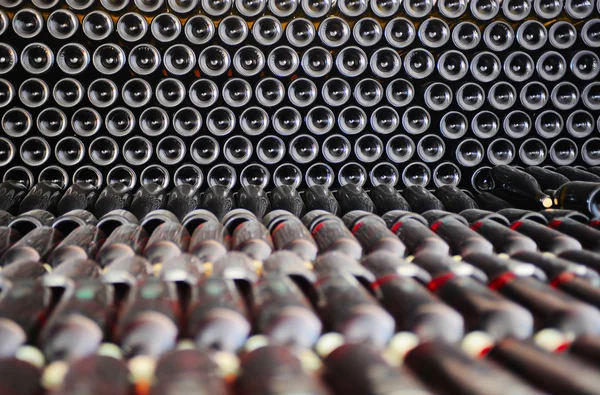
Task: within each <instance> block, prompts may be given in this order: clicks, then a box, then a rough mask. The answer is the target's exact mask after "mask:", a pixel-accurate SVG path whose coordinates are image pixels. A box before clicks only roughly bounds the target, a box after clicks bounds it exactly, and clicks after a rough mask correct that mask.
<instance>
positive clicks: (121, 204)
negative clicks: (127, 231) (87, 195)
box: [94, 182, 132, 218]
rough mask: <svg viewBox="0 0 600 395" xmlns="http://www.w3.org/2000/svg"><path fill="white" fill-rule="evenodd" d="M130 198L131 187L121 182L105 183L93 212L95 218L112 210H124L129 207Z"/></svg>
mask: <svg viewBox="0 0 600 395" xmlns="http://www.w3.org/2000/svg"><path fill="white" fill-rule="evenodd" d="M131 198H132V193H131V189H130V188H129V187H128V186H127V185H125V184H123V183H121V182H115V183H113V184H110V185H107V186H106V187H105V188H104V189H103V190H102V192H100V195H98V200H96V204H95V205H94V214H95V215H96V217H97V218H101V217H103V216H104V215H105V214H107V213H109V212H111V211H113V210H126V209H128V208H129V205H130V203H131Z"/></svg>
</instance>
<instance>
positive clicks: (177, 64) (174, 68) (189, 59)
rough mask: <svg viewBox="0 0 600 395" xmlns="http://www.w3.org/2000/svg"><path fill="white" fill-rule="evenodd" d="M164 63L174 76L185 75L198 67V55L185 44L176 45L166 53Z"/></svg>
mask: <svg viewBox="0 0 600 395" xmlns="http://www.w3.org/2000/svg"><path fill="white" fill-rule="evenodd" d="M163 63H164V65H165V68H166V69H167V71H168V72H169V73H170V74H172V75H185V74H187V73H189V72H191V71H192V69H193V68H194V66H195V65H196V54H195V53H194V51H193V50H192V49H191V48H190V47H188V46H187V45H184V44H175V45H173V46H170V47H169V48H167V50H166V51H165V54H164V56H163Z"/></svg>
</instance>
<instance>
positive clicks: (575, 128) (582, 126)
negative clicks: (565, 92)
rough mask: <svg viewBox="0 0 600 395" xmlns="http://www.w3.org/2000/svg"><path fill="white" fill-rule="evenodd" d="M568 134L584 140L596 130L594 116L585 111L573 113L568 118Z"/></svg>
mask: <svg viewBox="0 0 600 395" xmlns="http://www.w3.org/2000/svg"><path fill="white" fill-rule="evenodd" d="M566 125H567V132H568V133H569V134H570V135H571V136H573V137H575V138H584V137H587V136H589V135H590V134H592V132H593V131H594V129H596V122H595V119H594V117H593V116H592V114H590V113H589V112H587V111H585V110H576V111H573V112H572V113H571V114H570V115H569V117H568V118H567V124H566Z"/></svg>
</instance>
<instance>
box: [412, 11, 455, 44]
mask: <svg viewBox="0 0 600 395" xmlns="http://www.w3.org/2000/svg"><path fill="white" fill-rule="evenodd" d="M417 35H418V36H419V39H420V40H421V42H422V43H423V45H425V46H426V47H429V48H439V47H441V46H443V45H445V44H446V43H447V42H448V40H450V27H449V26H448V24H447V23H446V22H444V21H443V20H442V19H439V18H428V19H426V20H425V21H424V22H423V23H421V24H420V25H419V30H418V32H417Z"/></svg>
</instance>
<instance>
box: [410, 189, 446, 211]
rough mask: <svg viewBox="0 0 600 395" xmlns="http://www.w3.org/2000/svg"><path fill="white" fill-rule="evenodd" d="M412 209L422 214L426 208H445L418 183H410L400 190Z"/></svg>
mask: <svg viewBox="0 0 600 395" xmlns="http://www.w3.org/2000/svg"><path fill="white" fill-rule="evenodd" d="M402 196H404V199H406V201H407V202H408V204H409V206H410V208H411V209H412V211H414V212H415V213H418V214H422V213H424V212H425V211H427V210H445V208H444V205H443V204H442V202H440V201H439V199H438V198H436V197H435V196H434V195H433V194H432V193H431V192H429V191H428V190H427V189H425V188H424V187H422V186H420V185H411V186H409V187H408V188H406V189H405V190H404V191H402Z"/></svg>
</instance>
